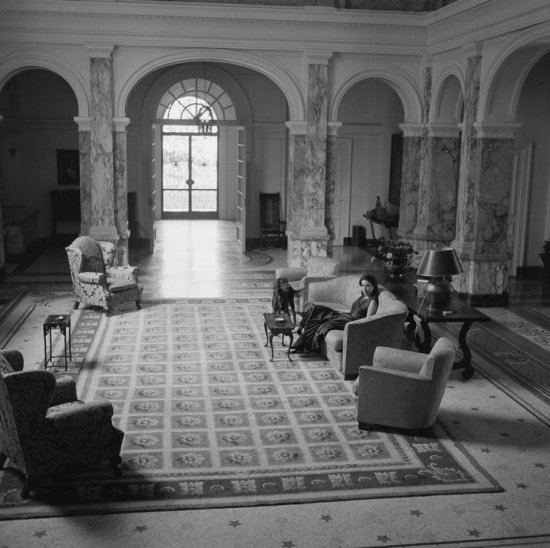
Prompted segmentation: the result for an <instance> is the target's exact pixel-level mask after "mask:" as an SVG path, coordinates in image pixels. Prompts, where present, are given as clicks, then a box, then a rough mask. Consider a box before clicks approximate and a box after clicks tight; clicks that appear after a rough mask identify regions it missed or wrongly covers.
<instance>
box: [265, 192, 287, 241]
mask: <svg viewBox="0 0 550 548" xmlns="http://www.w3.org/2000/svg"><path fill="white" fill-rule="evenodd" d="M269 243H272V244H274V245H276V246H278V247H282V248H283V249H286V222H285V221H283V220H281V196H280V194H279V193H278V192H273V193H266V192H260V248H261V249H266V248H267V246H268V244H269Z"/></svg>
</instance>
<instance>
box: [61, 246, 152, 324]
mask: <svg viewBox="0 0 550 548" xmlns="http://www.w3.org/2000/svg"><path fill="white" fill-rule="evenodd" d="M65 249H66V251H67V258H68V259H69V268H70V271H71V279H72V281H73V288H74V293H75V304H74V307H75V309H76V308H78V306H79V305H80V303H83V304H85V305H93V306H99V307H101V308H103V310H104V311H105V313H106V314H107V315H109V313H110V311H111V308H112V307H113V306H116V305H119V304H122V303H125V302H129V301H134V302H135V303H136V306H137V308H138V309H139V308H141V304H140V303H141V293H142V291H143V287H142V286H141V285H140V284H139V283H138V275H139V270H138V268H137V267H135V266H115V259H116V245H115V244H114V243H112V242H100V241H97V240H94V239H93V238H90V237H89V236H80V237H79V238H77V239H76V240H74V242H73V243H72V244H71V245H69V246H68V247H66V248H65Z"/></svg>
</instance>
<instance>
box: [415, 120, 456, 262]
mask: <svg viewBox="0 0 550 548" xmlns="http://www.w3.org/2000/svg"><path fill="white" fill-rule="evenodd" d="M427 129H428V137H427V140H426V149H425V150H426V155H425V158H424V164H423V169H422V177H421V180H420V189H421V190H420V192H419V198H418V224H417V226H416V229H415V248H416V250H417V251H421V250H424V249H434V248H436V247H441V246H448V245H449V244H450V243H451V242H452V241H453V240H454V238H455V231H456V205H457V204H456V195H457V187H458V167H459V166H458V163H459V159H460V137H459V128H458V124H448V125H446V124H427Z"/></svg>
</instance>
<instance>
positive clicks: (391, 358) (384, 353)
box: [372, 346, 433, 373]
mask: <svg viewBox="0 0 550 548" xmlns="http://www.w3.org/2000/svg"><path fill="white" fill-rule="evenodd" d="M427 358H429V356H428V355H427V354H421V353H419V352H413V351H412V350H401V349H399V348H389V347H387V346H378V347H377V348H376V350H375V351H374V356H373V359H372V366H373V367H376V368H378V369H393V370H394V371H403V372H409V373H418V372H419V371H420V370H421V369H422V366H423V365H424V362H425V361H426V359H427ZM432 361H433V358H432Z"/></svg>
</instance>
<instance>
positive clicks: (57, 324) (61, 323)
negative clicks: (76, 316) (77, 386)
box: [43, 314, 73, 371]
mask: <svg viewBox="0 0 550 548" xmlns="http://www.w3.org/2000/svg"><path fill="white" fill-rule="evenodd" d="M43 327H44V369H46V368H47V367H48V362H52V365H53V358H63V357H64V358H65V371H67V333H68V334H69V359H70V360H72V358H73V357H72V352H71V317H70V316H69V315H68V314H53V315H50V316H47V317H46V320H45V321H44V326H43ZM56 328H57V329H59V332H60V333H61V334H62V335H63V342H64V349H65V352H64V354H61V355H59V356H53V355H52V329H56ZM48 336H49V339H50V348H49V352H48V348H47V345H46V339H47V338H48Z"/></svg>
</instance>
